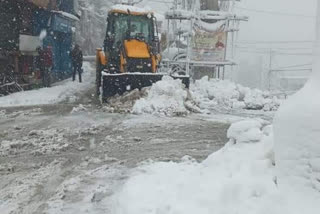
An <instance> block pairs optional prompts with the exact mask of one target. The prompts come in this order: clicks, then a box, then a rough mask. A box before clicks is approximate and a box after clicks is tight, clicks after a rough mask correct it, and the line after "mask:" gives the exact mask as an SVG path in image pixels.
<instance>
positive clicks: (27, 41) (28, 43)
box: [19, 35, 42, 52]
mask: <svg viewBox="0 0 320 214" xmlns="http://www.w3.org/2000/svg"><path fill="white" fill-rule="evenodd" d="M39 46H42V42H41V40H40V38H39V37H38V36H29V35H20V37H19V50H20V51H21V52H36V49H37V47H39Z"/></svg>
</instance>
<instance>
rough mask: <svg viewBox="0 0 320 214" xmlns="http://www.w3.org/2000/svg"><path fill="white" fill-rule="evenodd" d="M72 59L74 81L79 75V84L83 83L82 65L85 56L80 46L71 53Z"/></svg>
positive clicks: (76, 46)
mask: <svg viewBox="0 0 320 214" xmlns="http://www.w3.org/2000/svg"><path fill="white" fill-rule="evenodd" d="M71 59H72V66H73V76H72V80H73V81H75V79H76V74H77V73H78V75H79V82H82V78H81V70H82V63H83V55H82V51H81V49H80V46H79V45H75V47H74V49H73V50H72V51H71Z"/></svg>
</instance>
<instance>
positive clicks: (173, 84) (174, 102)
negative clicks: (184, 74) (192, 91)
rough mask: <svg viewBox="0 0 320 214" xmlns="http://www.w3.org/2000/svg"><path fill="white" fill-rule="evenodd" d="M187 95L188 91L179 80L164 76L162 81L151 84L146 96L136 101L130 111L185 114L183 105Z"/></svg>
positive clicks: (167, 114) (170, 114) (186, 111)
mask: <svg viewBox="0 0 320 214" xmlns="http://www.w3.org/2000/svg"><path fill="white" fill-rule="evenodd" d="M187 97H188V92H187V90H185V88H184V85H183V84H182V82H181V81H180V80H174V79H173V78H171V77H169V76H165V77H163V79H162V81H159V82H157V83H155V84H153V85H152V87H151V88H150V90H149V91H148V96H147V97H145V98H141V99H139V100H137V101H136V103H135V105H134V106H133V109H132V112H133V113H134V114H142V113H148V114H160V115H166V116H173V115H185V114H187V113H188V110H187V109H186V107H185V102H186V101H187Z"/></svg>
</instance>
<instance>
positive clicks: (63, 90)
mask: <svg viewBox="0 0 320 214" xmlns="http://www.w3.org/2000/svg"><path fill="white" fill-rule="evenodd" d="M83 68H84V73H83V78H82V79H83V82H82V83H79V82H78V81H75V82H72V80H71V79H67V80H64V81H61V82H58V83H56V84H54V85H53V86H52V87H50V88H41V89H37V90H31V91H23V92H19V93H14V94H11V95H8V96H5V97H0V107H14V106H33V105H45V104H55V103H59V102H63V101H69V102H74V101H76V99H77V97H76V96H75V94H76V93H81V92H85V91H87V90H88V88H90V87H91V86H92V84H93V80H94V75H92V74H93V73H94V72H93V68H92V67H91V65H90V64H89V63H84V67H83Z"/></svg>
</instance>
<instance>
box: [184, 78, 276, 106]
mask: <svg viewBox="0 0 320 214" xmlns="http://www.w3.org/2000/svg"><path fill="white" fill-rule="evenodd" d="M190 91H191V94H192V98H193V99H194V100H195V101H196V103H198V104H199V106H200V108H201V109H207V110H212V109H225V110H228V109H248V110H264V111H274V110H276V109H277V108H278V107H279V105H280V102H279V100H278V99H277V98H276V97H272V96H271V95H270V94H269V93H268V92H263V91H260V90H258V89H250V88H247V87H244V86H242V85H239V84H236V83H234V82H231V81H229V80H217V79H211V80H209V79H208V77H203V78H202V79H201V80H197V81H196V82H195V84H193V85H191V89H190Z"/></svg>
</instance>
